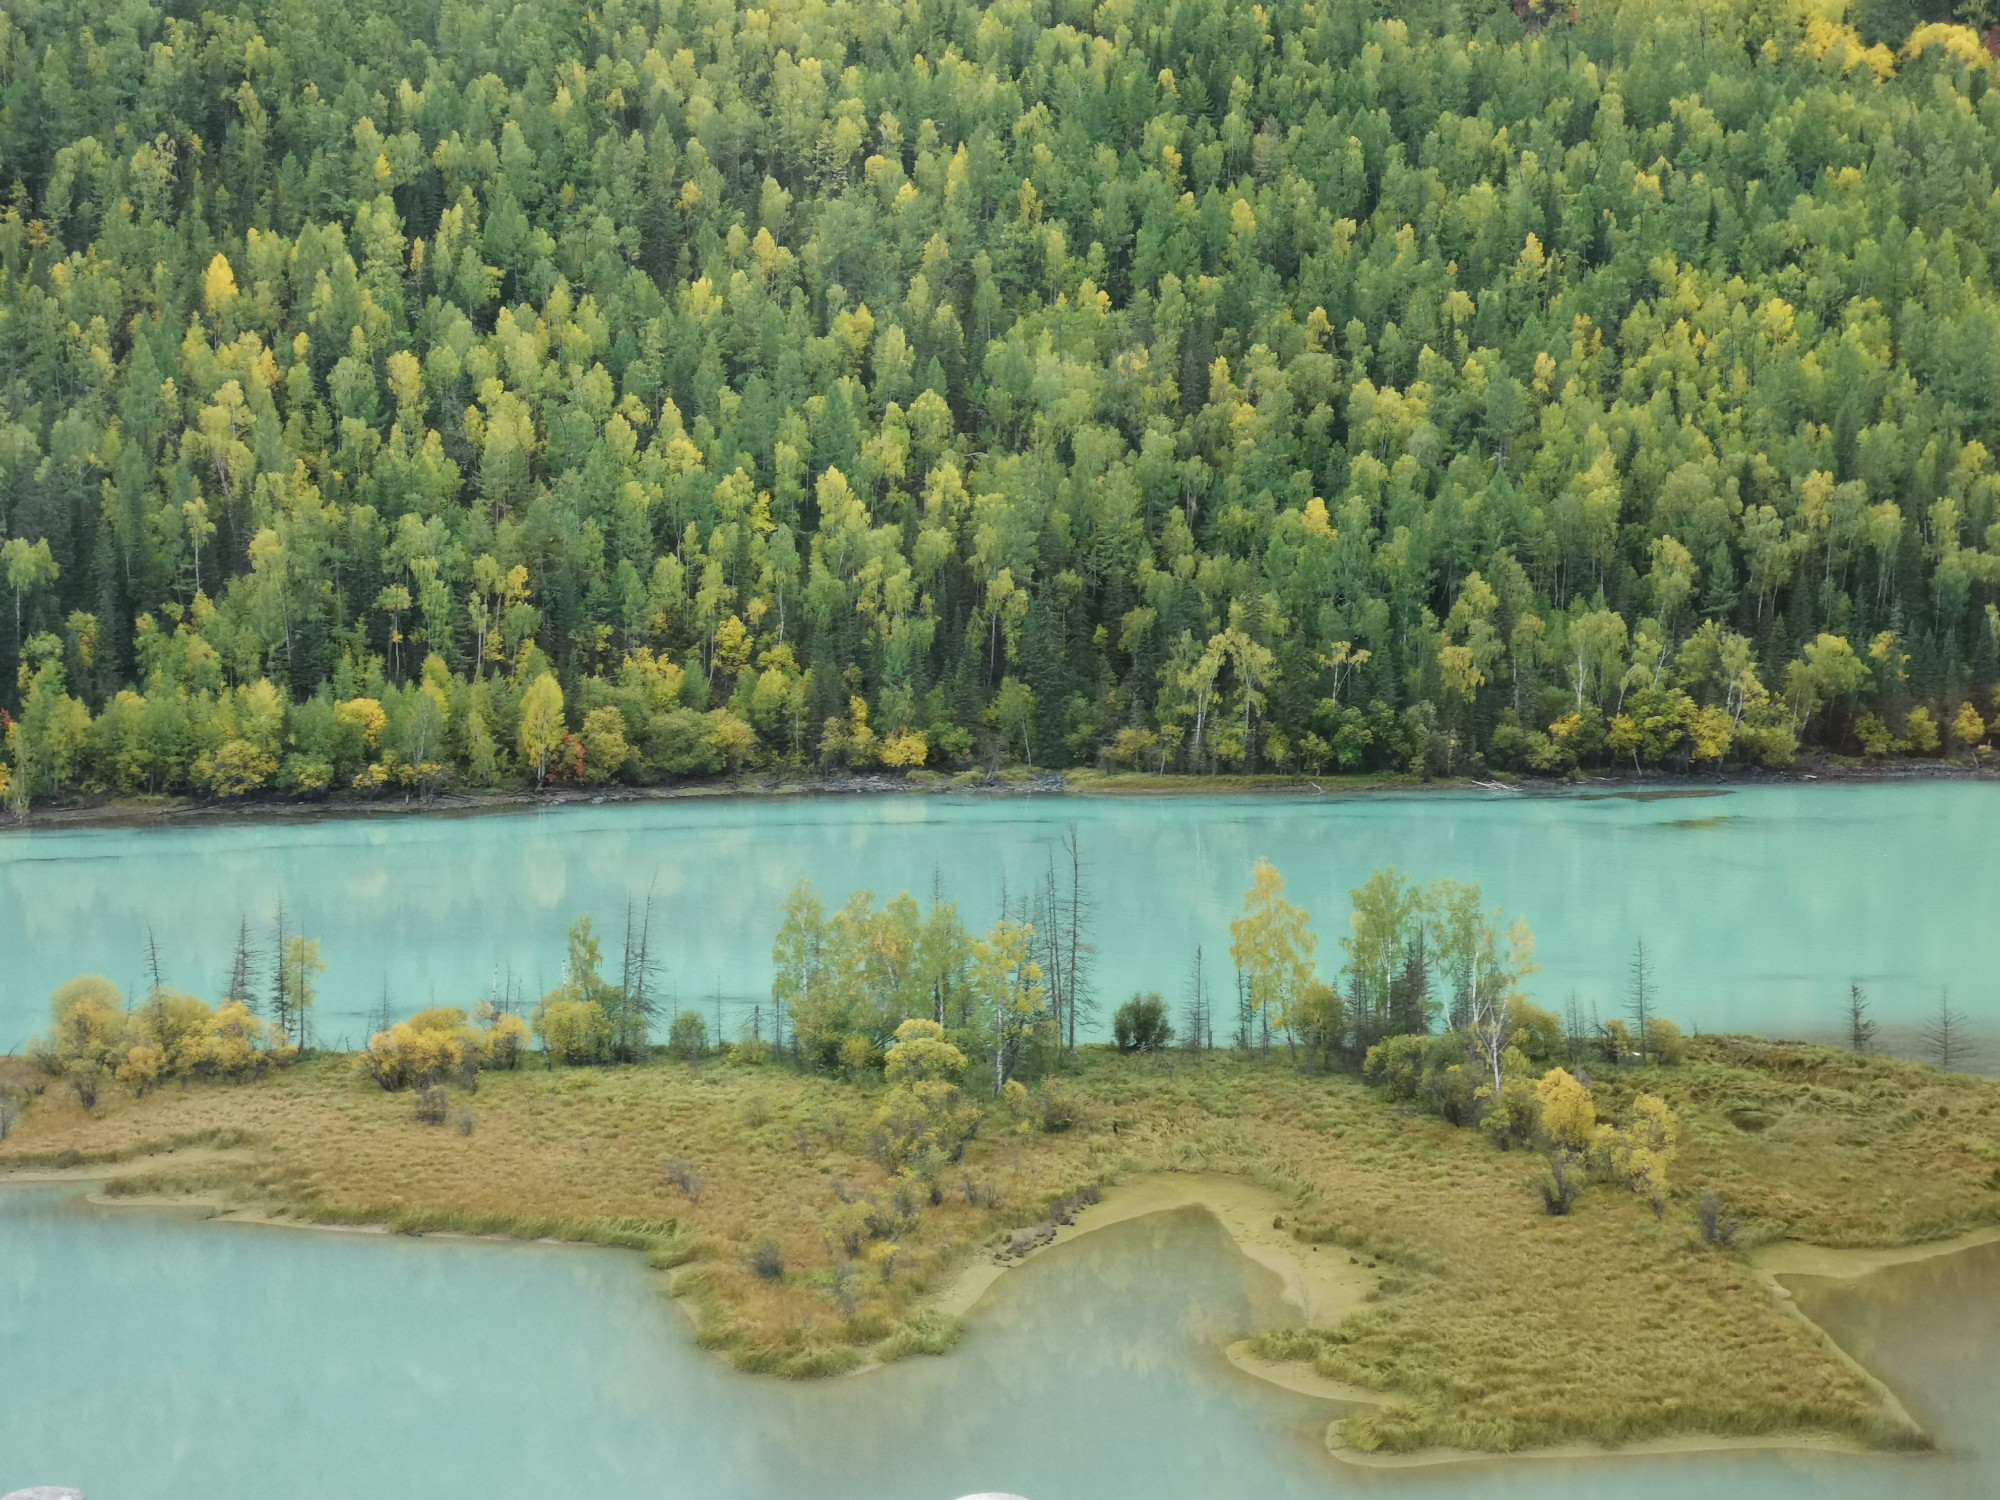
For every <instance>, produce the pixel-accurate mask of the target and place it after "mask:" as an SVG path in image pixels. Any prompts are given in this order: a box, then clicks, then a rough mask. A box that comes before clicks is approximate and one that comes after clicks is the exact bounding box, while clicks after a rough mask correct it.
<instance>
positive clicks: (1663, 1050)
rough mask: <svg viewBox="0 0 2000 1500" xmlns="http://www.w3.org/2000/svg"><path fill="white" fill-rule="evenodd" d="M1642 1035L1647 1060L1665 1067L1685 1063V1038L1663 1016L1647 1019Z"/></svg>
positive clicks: (1676, 1027)
mask: <svg viewBox="0 0 2000 1500" xmlns="http://www.w3.org/2000/svg"><path fill="white" fill-rule="evenodd" d="M1643 1035H1644V1038H1645V1046H1644V1050H1645V1053H1646V1057H1647V1058H1648V1060H1650V1061H1652V1062H1656V1063H1661V1064H1663V1065H1665V1066H1667V1067H1678V1066H1680V1064H1682V1063H1684V1062H1686V1061H1687V1050H1688V1049H1687V1038H1686V1037H1685V1036H1683V1035H1682V1034H1681V1029H1680V1027H1678V1026H1676V1025H1675V1024H1674V1023H1673V1022H1672V1021H1669V1020H1668V1019H1667V1018H1666V1017H1665V1016H1649V1017H1647V1018H1646V1029H1645V1032H1644V1033H1643Z"/></svg>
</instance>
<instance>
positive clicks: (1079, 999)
mask: <svg viewBox="0 0 2000 1500" xmlns="http://www.w3.org/2000/svg"><path fill="white" fill-rule="evenodd" d="M1062 847H1063V853H1064V854H1065V855H1067V856H1068V859H1069V915H1068V921H1067V922H1066V923H1065V927H1066V928H1067V933H1066V936H1067V938H1068V943H1069V954H1068V958H1067V960H1066V962H1065V963H1064V965H1063V977H1064V982H1065V985H1066V988H1067V995H1066V998H1065V1005H1064V1011H1065V1016H1066V1019H1067V1020H1068V1023H1069V1050H1070V1051H1071V1052H1074V1051H1076V1027H1077V1021H1078V1019H1079V1017H1080V1018H1081V1019H1082V1020H1084V1021H1086V1022H1088V1021H1090V1020H1093V1019H1095V1017H1096V1014H1097V1006H1096V1004H1095V1003H1094V1001H1093V999H1092V996H1091V991H1090V967H1091V960H1092V959H1093V958H1094V957H1095V956H1096V954H1097V950H1096V948H1094V947H1092V946H1091V942H1090V939H1089V938H1088V937H1087V936H1086V935H1085V934H1086V931H1087V928H1088V925H1089V922H1090V918H1091V916H1092V915H1093V914H1094V913H1095V912H1096V910H1097V903H1096V902H1095V901H1094V900H1092V899H1091V895H1090V884H1089V868H1088V867H1087V866H1086V865H1085V864H1084V862H1083V846H1082V844H1081V842H1080V841H1079V840H1078V838H1077V833H1076V824H1074V823H1071V824H1070V825H1069V826H1068V827H1067V828H1065V829H1064V830H1063V838H1062Z"/></svg>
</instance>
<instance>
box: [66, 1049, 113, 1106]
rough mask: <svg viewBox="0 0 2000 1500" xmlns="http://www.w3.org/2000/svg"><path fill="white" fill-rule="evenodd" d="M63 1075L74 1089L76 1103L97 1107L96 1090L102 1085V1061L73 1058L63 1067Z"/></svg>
mask: <svg viewBox="0 0 2000 1500" xmlns="http://www.w3.org/2000/svg"><path fill="white" fill-rule="evenodd" d="M63 1076H64V1077H65V1078H67V1079H68V1080H69V1086H70V1087H71V1088H72V1089H74V1090H76V1102H77V1103H78V1104H81V1105H82V1106H83V1107H84V1108H85V1109H96V1108H97V1091H98V1090H99V1089H100V1088H102V1087H103V1086H104V1064H103V1063H101V1062H97V1061H95V1060H93V1059H91V1058H87V1057H78V1058H73V1059H71V1060H70V1062H69V1063H68V1064H66V1065H65V1067H64V1068H63Z"/></svg>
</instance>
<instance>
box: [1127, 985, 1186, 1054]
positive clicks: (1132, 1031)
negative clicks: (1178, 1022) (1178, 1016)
mask: <svg viewBox="0 0 2000 1500" xmlns="http://www.w3.org/2000/svg"><path fill="white" fill-rule="evenodd" d="M1111 1035H1112V1038H1113V1039H1114V1040H1115V1041H1116V1042H1117V1043H1118V1050H1119V1051H1120V1052H1157V1051H1159V1050H1160V1049H1161V1048H1162V1047H1164V1046H1166V1045H1167V1044H1168V1043H1169V1042H1171V1041H1172V1040H1173V1039H1174V1028H1173V1026H1172V1025H1171V1024H1170V1023H1169V1022H1168V1020H1167V1002H1166V1001H1164V1000H1162V999H1161V998H1160V997H1159V996H1158V995H1156V994H1153V993H1152V992H1150V991H1148V992H1145V993H1143V994H1138V995H1134V996H1133V997H1132V998H1131V999H1130V1000H1127V1001H1126V1002H1125V1003H1124V1004H1123V1005H1121V1006H1119V1007H1118V1011H1117V1014H1116V1015H1114V1016H1113V1017H1112V1019H1111Z"/></svg>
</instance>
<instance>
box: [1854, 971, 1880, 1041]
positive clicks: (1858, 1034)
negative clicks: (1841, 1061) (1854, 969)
mask: <svg viewBox="0 0 2000 1500" xmlns="http://www.w3.org/2000/svg"><path fill="white" fill-rule="evenodd" d="M1876 1030H1877V1028H1876V1025H1875V1022H1874V1021H1873V1020H1872V1019H1871V1018H1870V1017H1869V1014H1868V997H1867V995H1865V994H1863V993H1862V990H1861V986H1860V985H1858V984H1850V985H1849V986H1848V987H1847V1045H1848V1047H1849V1048H1850V1049H1851V1050H1853V1051H1854V1052H1856V1053H1857V1054H1865V1053H1869V1052H1873V1051H1874V1050H1875V1032H1876Z"/></svg>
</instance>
